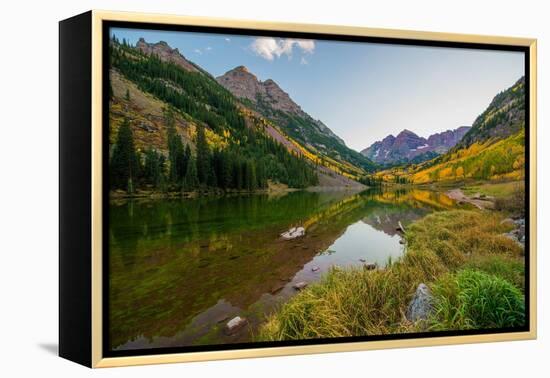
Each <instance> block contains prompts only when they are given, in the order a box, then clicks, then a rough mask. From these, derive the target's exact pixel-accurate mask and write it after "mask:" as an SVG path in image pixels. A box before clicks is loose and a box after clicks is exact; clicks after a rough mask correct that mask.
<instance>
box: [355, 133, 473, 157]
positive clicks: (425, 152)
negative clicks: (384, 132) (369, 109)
mask: <svg viewBox="0 0 550 378" xmlns="http://www.w3.org/2000/svg"><path fill="white" fill-rule="evenodd" d="M469 130H470V127H469V126H461V127H459V128H457V129H454V130H446V131H443V132H440V133H435V134H432V135H430V136H429V137H428V138H423V137H421V136H418V135H417V134H415V133H414V132H412V131H410V130H407V129H404V130H403V131H401V132H400V133H399V134H398V135H397V136H393V135H388V136H387V137H385V138H384V139H382V140H381V141H378V142H375V143H373V144H372V145H371V146H369V147H367V148H365V149H364V150H363V151H361V153H362V154H363V155H365V156H366V157H368V158H369V159H371V160H372V161H374V162H375V163H379V164H383V165H386V164H400V163H407V162H411V161H413V160H414V161H415V162H420V161H423V160H428V159H431V158H433V157H435V156H437V155H440V154H443V153H445V152H447V151H449V150H450V149H451V148H452V147H454V146H455V145H456V144H457V143H458V142H459V141H460V140H461V139H462V137H463V136H464V135H465V134H466V133H467V132H468V131H469Z"/></svg>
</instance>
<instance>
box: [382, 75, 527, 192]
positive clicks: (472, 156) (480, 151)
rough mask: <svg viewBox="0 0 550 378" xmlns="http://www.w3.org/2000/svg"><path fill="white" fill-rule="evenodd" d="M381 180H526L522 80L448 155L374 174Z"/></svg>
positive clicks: (499, 97) (501, 95) (493, 103)
mask: <svg viewBox="0 0 550 378" xmlns="http://www.w3.org/2000/svg"><path fill="white" fill-rule="evenodd" d="M376 175H377V176H378V177H380V178H382V179H383V180H384V181H399V180H397V179H396V177H401V178H404V179H406V180H405V181H407V182H410V183H413V184H426V183H432V182H441V181H457V180H465V179H476V180H520V179H524V177H525V79H524V78H523V77H522V78H521V79H519V80H518V81H517V82H516V83H515V84H514V85H513V86H511V87H510V88H508V89H506V90H505V91H503V92H501V93H499V94H497V95H496V96H495V98H494V99H493V100H492V101H491V103H490V104H489V106H488V107H487V109H486V110H485V111H484V112H483V113H481V115H480V116H478V117H477V119H476V120H475V122H474V124H473V126H472V128H471V129H470V130H469V131H468V132H467V133H466V134H465V135H464V137H463V138H462V140H461V141H460V142H459V143H457V145H456V146H455V147H453V148H451V149H450V150H449V151H448V152H447V153H445V154H443V155H441V156H439V157H437V158H435V159H432V160H430V161H426V162H424V163H420V164H411V165H409V166H406V167H402V168H394V169H389V170H385V171H381V172H378V173H377V174H376Z"/></svg>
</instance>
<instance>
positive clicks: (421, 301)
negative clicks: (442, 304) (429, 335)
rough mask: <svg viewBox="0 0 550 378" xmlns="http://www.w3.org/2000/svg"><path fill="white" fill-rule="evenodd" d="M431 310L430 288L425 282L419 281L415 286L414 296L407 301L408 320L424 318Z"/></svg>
mask: <svg viewBox="0 0 550 378" xmlns="http://www.w3.org/2000/svg"><path fill="white" fill-rule="evenodd" d="M432 310H433V296H432V294H431V293H430V289H429V288H428V286H426V285H425V284H423V283H421V284H420V285H418V287H417V288H416V292H415V293H414V297H413V299H412V300H411V303H409V307H408V309H407V313H406V317H407V320H408V321H410V322H417V321H420V320H426V319H428V317H429V316H430V314H431V312H432Z"/></svg>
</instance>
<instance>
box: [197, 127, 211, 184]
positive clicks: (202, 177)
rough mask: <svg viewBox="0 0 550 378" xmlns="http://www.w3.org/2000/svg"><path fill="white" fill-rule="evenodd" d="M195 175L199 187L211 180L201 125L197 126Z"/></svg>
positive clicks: (208, 158)
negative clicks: (197, 178) (196, 175)
mask: <svg viewBox="0 0 550 378" xmlns="http://www.w3.org/2000/svg"><path fill="white" fill-rule="evenodd" d="M197 174H198V177H199V183H200V184H201V185H207V184H208V183H209V180H211V178H209V176H210V175H211V174H212V172H211V165H210V151H209V149H208V143H207V141H206V134H205V130H204V126H203V125H199V126H197Z"/></svg>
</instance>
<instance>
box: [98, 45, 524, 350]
mask: <svg viewBox="0 0 550 378" xmlns="http://www.w3.org/2000/svg"><path fill="white" fill-rule="evenodd" d="M225 43H229V42H225ZM293 43H297V42H296V41H294V42H293ZM291 46H292V45H291ZM203 52H206V50H204V51H203ZM203 52H201V54H202V53H203ZM109 54H110V56H109V58H110V70H109V88H108V91H109V94H108V95H109V130H108V135H109V146H108V151H109V154H108V157H109V176H108V186H109V191H108V196H109V232H108V236H107V237H108V240H109V250H110V252H109V262H108V263H109V269H110V272H111V274H112V276H111V277H110V282H109V284H110V287H109V290H110V291H109V295H110V296H109V298H110V299H109V300H110V303H111V306H110V314H109V319H110V339H109V343H110V347H111V348H112V349H113V350H119V351H120V350H135V349H144V348H147V349H148V348H167V347H179V346H197V345H221V344H235V343H237V344H238V343H244V342H267V341H286V340H297V339H298V340H301V339H312V338H332V337H349V336H372V335H387V334H398V333H416V332H428V331H430V332H437V331H449V330H471V329H497V328H503V327H521V326H522V325H523V324H524V322H525V312H524V309H525V308H524V305H525V303H524V293H523V291H524V289H525V243H526V241H525V237H526V224H525V223H526V219H525V217H526V214H525V198H526V188H525V184H524V183H525V178H526V175H527V173H526V143H525V141H526V130H525V79H524V78H523V77H522V78H520V79H519V80H518V81H517V82H516V83H515V84H514V85H513V86H511V87H510V88H507V89H505V90H503V91H502V92H501V93H498V94H496V96H495V97H494V98H493V100H492V101H491V102H490V103H489V104H488V107H487V108H486V109H485V110H484V109H480V110H479V116H478V117H477V118H476V119H475V120H474V122H473V123H472V124H471V126H464V125H460V124H459V125H456V128H453V129H448V130H445V129H441V130H436V131H434V132H433V133H431V135H428V136H426V137H422V136H419V135H417V133H416V132H415V131H414V130H408V129H407V128H406V127H403V129H402V131H401V132H399V133H394V134H395V136H394V135H393V134H389V135H387V136H386V137H385V138H382V139H381V140H379V141H376V142H374V143H372V144H371V145H370V146H368V147H366V148H364V149H362V150H361V151H358V150H355V149H353V148H351V147H349V146H348V145H347V144H346V141H345V140H344V139H343V138H342V137H340V136H339V134H340V132H339V130H341V125H335V126H334V127H333V126H332V125H331V127H329V126H327V125H326V124H325V123H323V121H321V120H318V119H316V118H314V117H313V116H311V115H310V114H308V113H307V112H306V111H305V110H304V109H302V107H301V106H300V105H299V104H298V103H297V102H295V101H294V100H293V98H292V97H291V94H290V93H288V92H286V91H285V90H284V89H283V88H282V87H281V86H280V85H279V84H278V83H277V82H276V81H275V80H273V79H266V80H261V79H259V78H258V76H257V75H256V74H255V73H253V72H251V70H250V69H249V68H247V67H246V66H244V65H237V66H234V67H235V68H232V69H229V70H227V71H226V70H225V69H224V71H221V72H225V73H224V74H222V75H219V76H215V75H213V74H211V73H209V72H208V71H207V70H206V69H204V68H203V67H201V66H200V65H198V64H196V63H194V62H193V61H191V60H190V59H188V58H187V57H186V56H185V55H184V54H183V52H181V51H180V50H178V49H177V48H173V47H172V46H170V45H169V44H168V43H167V42H163V41H158V42H154V41H148V40H146V39H145V38H139V39H138V40H137V43H136V44H131V43H130V42H129V41H128V40H126V39H122V40H119V39H118V38H117V37H116V36H114V35H113V36H112V37H111V41H110V47H109ZM281 54H283V53H282V52H281ZM288 61H289V62H290V57H289V59H288ZM334 111H335V112H338V111H339V108H338V103H337V102H334ZM365 111H368V109H365ZM312 114H313V113H312ZM368 132H369V131H368V125H367V126H365V130H364V133H368ZM365 144H367V145H368V144H369V143H365ZM422 285H424V286H426V287H427V288H428V289H429V291H430V293H431V294H430V295H431V297H430V300H431V306H430V308H429V309H427V310H426V314H425V315H424V316H422V317H418V318H417V317H416V315H415V316H413V315H411V314H410V308H411V306H412V305H411V303H412V302H413V301H414V300H415V298H416V297H417V293H418V290H419V289H418V288H419V287H423V286H422ZM469 285H470V286H469ZM476 290H477V291H476ZM491 290H495V291H496V294H495V292H492V291H491ZM471 292H476V293H479V295H477V296H476V297H475V298H473V299H472V298H469V297H467V295H466V294H465V293H471ZM486 296H489V297H491V298H493V299H494V298H497V299H495V302H490V303H491V305H492V306H494V308H492V309H491V311H493V312H491V313H490V314H489V315H487V314H486V313H483V314H481V315H480V313H479V312H476V311H475V309H476V308H477V307H475V306H477V302H476V301H477V300H478V299H479V300H480V301H484V300H486V299H487V298H486ZM449 298H451V299H452V300H448V299H449ZM470 299H471V302H468V300H470ZM499 299H502V301H500V302H499ZM461 301H464V302H461ZM493 314H494V316H493ZM503 319H505V320H503Z"/></svg>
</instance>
